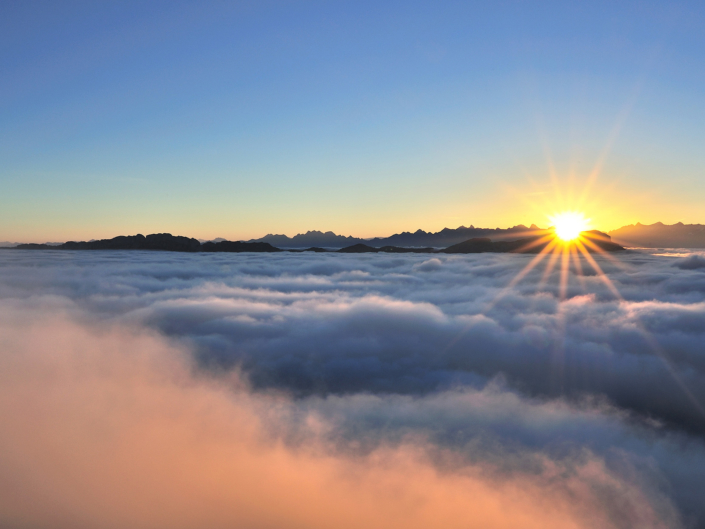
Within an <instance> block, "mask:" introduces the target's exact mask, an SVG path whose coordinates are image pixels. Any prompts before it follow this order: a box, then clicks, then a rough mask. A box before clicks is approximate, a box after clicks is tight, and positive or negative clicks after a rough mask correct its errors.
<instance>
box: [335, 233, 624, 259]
mask: <svg viewBox="0 0 705 529" xmlns="http://www.w3.org/2000/svg"><path fill="white" fill-rule="evenodd" d="M582 236H583V239H582V240H583V242H582V244H583V247H584V248H585V249H586V250H587V251H588V252H591V253H592V252H596V251H606V252H617V251H621V250H624V248H623V247H622V246H620V245H619V244H615V243H613V242H612V241H611V240H610V236H609V235H607V234H606V233H602V232H600V231H597V230H591V231H584V232H582ZM554 239H555V235H554V234H553V232H552V231H549V230H541V232H540V234H539V235H535V236H533V237H523V238H521V239H514V240H499V241H493V240H492V239H490V238H489V237H474V238H472V239H468V240H466V241H463V242H461V243H458V244H453V245H451V246H449V247H448V248H444V249H442V250H436V249H435V248H409V247H399V246H382V247H381V248H376V247H374V246H370V245H369V244H362V243H358V244H353V245H352V246H347V247H346V248H341V249H340V250H337V251H338V252H339V253H378V252H382V253H411V252H413V253H463V254H465V253H486V252H491V253H539V252H540V251H542V250H543V249H544V248H546V246H548V245H549V244H550V243H551V242H552V241H553V240H554Z"/></svg>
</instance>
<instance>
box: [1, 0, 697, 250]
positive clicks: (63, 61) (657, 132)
mask: <svg viewBox="0 0 705 529" xmlns="http://www.w3.org/2000/svg"><path fill="white" fill-rule="evenodd" d="M488 4H490V3H489V2H476V3H472V2H411V1H405V2H363V1H355V2H176V1H169V2H112V3H110V2H30V1H27V2H19V1H17V2H12V1H5V2H2V3H1V4H0V109H1V110H0V241H2V240H9V241H22V242H44V241H63V240H68V239H89V238H103V237H113V236H115V235H119V234H133V233H138V232H139V233H153V232H161V231H167V232H171V233H174V234H180V235H188V236H193V237H200V238H212V237H216V236H220V237H226V238H230V239H240V238H244V239H247V238H251V237H260V236H262V235H265V234H266V233H285V234H288V235H295V234H296V233H299V232H304V231H307V230H312V229H319V230H333V231H335V232H337V233H342V234H346V235H355V236H362V237H367V236H384V235H390V234H392V233H395V232H399V231H405V230H411V231H413V230H416V229H418V228H421V229H425V230H433V231H436V230H439V229H441V228H443V227H457V226H459V225H466V226H467V225H470V224H474V225H475V226H482V227H506V226H511V225H514V224H518V223H524V224H530V223H532V222H533V223H537V224H540V225H541V224H542V225H547V219H546V214H549V213H554V212H556V211H559V210H561V209H564V208H574V207H577V202H576V199H575V197H577V196H578V194H579V193H580V191H581V190H582V189H583V188H584V187H585V183H586V182H587V181H588V180H589V179H590V175H591V174H597V179H596V180H595V184H594V185H593V186H592V187H591V188H590V190H589V193H588V199H587V200H586V201H585V202H584V204H583V206H581V207H584V209H585V213H586V215H587V216H588V217H590V218H592V219H593V227H597V228H600V229H605V230H608V229H613V228H616V227H619V226H621V225H624V224H629V223H633V222H637V221H641V222H643V223H651V222H656V221H663V222H667V223H673V222H677V221H683V222H686V223H705V213H703V207H702V206H703V204H705V98H704V96H705V68H703V65H704V64H705V7H704V6H703V4H702V3H700V2H693V3H691V4H688V3H675V2H668V3H666V2H662V3H653V2H619V3H618V4H619V5H616V4H617V3H615V2H583V3H576V2H573V3H568V2H555V3H546V2H544V3H533V2H532V3H529V2H492V3H491V4H492V5H491V6H490V5H488ZM571 190H573V194H572V195H571ZM571 197H572V198H571Z"/></svg>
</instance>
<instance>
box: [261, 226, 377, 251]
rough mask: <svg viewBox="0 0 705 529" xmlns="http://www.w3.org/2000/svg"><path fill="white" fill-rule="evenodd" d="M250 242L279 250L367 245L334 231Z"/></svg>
mask: <svg viewBox="0 0 705 529" xmlns="http://www.w3.org/2000/svg"><path fill="white" fill-rule="evenodd" d="M248 242H266V243H269V244H271V245H272V246H276V247H277V248H310V247H316V248H343V247H346V246H350V245H352V244H356V243H365V242H367V241H366V240H365V239H359V238H357V237H346V236H345V235H336V234H335V233H333V232H332V231H327V232H325V233H324V232H322V231H315V230H314V231H307V232H306V233H299V234H298V235H295V236H293V237H287V236H286V235H272V234H271V233H270V234H269V235H265V236H264V237H262V238H261V239H251V240H250V241H248Z"/></svg>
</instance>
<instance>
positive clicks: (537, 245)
mask: <svg viewBox="0 0 705 529" xmlns="http://www.w3.org/2000/svg"><path fill="white" fill-rule="evenodd" d="M471 229H474V228H471ZM522 233H523V234H527V233H529V234H531V235H530V236H528V237H519V238H517V237H514V238H512V239H511V240H510V239H503V240H496V241H492V240H491V239H489V238H488V237H472V238H470V239H466V240H464V241H463V242H460V243H457V244H453V245H450V246H448V247H447V248H444V249H440V250H439V249H437V248H432V247H426V248H421V247H408V246H394V245H385V246H381V247H379V246H370V245H368V244H364V243H355V244H352V245H350V246H346V247H344V248H341V249H338V250H325V249H324V248H320V247H311V248H307V249H296V248H289V249H288V250H283V249H281V248H277V247H275V246H272V245H271V244H269V243H268V242H263V241H253V242H243V241H226V240H221V239H218V242H214V241H206V242H204V243H201V242H200V241H199V240H198V239H192V238H189V237H181V236H178V235H177V236H175V235H171V234H170V233H153V234H151V235H147V236H146V237H145V236H144V235H141V234H138V235H120V236H118V237H114V238H112V239H102V240H99V241H96V240H90V241H82V242H75V241H69V242H65V243H63V244H59V245H58V246H57V245H51V244H20V245H18V246H15V247H13V248H7V247H5V249H9V250H51V251H57V250H70V251H75V250H158V251H169V252H238V253H239V252H283V251H289V252H327V251H337V252H341V253H378V252H382V253H439V252H443V253H485V252H492V253H538V252H540V251H542V250H544V248H546V247H547V246H548V245H549V244H552V241H555V238H556V235H555V233H554V232H553V231H552V230H534V229H531V230H529V229H527V230H522ZM582 234H583V236H584V237H586V238H588V239H590V241H591V242H590V243H586V246H588V247H589V248H588V251H593V250H598V251H601V250H604V251H608V252H616V251H620V250H624V248H623V247H622V246H620V245H618V244H615V243H613V242H612V241H611V240H610V237H609V235H607V234H605V233H602V232H599V231H597V230H592V231H584V232H582ZM412 235H413V234H412ZM549 249H550V248H549ZM600 249H601V250H600Z"/></svg>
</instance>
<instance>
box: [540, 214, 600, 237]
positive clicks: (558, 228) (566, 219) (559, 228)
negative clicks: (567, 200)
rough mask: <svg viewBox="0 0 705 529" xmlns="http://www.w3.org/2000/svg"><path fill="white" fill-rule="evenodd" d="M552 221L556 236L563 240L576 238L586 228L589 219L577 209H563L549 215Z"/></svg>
mask: <svg viewBox="0 0 705 529" xmlns="http://www.w3.org/2000/svg"><path fill="white" fill-rule="evenodd" d="M549 218H550V220H551V222H552V223H553V227H554V230H555V232H556V236H558V238H559V239H561V240H562V241H565V242H570V241H573V240H575V239H577V238H578V237H579V236H580V233H581V232H583V231H585V230H587V229H588V225H589V222H590V219H586V218H585V216H584V215H583V214H582V213H579V212H577V211H564V212H563V213H558V214H556V215H554V216H552V217H549Z"/></svg>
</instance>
